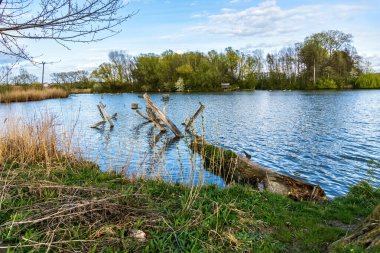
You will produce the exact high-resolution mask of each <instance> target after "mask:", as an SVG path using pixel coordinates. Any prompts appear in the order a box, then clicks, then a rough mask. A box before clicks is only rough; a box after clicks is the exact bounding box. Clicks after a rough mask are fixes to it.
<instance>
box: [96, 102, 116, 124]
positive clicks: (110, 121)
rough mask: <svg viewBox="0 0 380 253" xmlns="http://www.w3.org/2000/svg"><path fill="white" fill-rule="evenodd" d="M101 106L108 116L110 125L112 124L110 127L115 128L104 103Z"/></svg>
mask: <svg viewBox="0 0 380 253" xmlns="http://www.w3.org/2000/svg"><path fill="white" fill-rule="evenodd" d="M99 104H100V108H101V109H102V112H103V114H104V116H106V118H107V120H108V123H109V124H110V127H111V128H113V127H114V124H113V122H112V119H111V117H110V116H109V115H108V113H107V111H106V106H105V105H104V104H103V103H102V102H100V103H99Z"/></svg>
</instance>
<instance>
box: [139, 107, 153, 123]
mask: <svg viewBox="0 0 380 253" xmlns="http://www.w3.org/2000/svg"><path fill="white" fill-rule="evenodd" d="M135 111H136V113H137V114H138V115H140V116H141V117H143V118H144V119H146V120H147V121H149V122H152V119H151V118H149V117H148V116H146V115H145V114H144V113H142V112H141V111H140V110H139V109H136V110H135Z"/></svg>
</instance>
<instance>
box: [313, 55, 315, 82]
mask: <svg viewBox="0 0 380 253" xmlns="http://www.w3.org/2000/svg"><path fill="white" fill-rule="evenodd" d="M313 81H314V86H315V58H314V73H313Z"/></svg>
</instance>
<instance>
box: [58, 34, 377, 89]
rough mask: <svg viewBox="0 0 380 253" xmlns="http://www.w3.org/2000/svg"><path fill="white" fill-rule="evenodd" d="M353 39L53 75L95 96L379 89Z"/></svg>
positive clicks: (169, 54) (327, 38)
mask: <svg viewBox="0 0 380 253" xmlns="http://www.w3.org/2000/svg"><path fill="white" fill-rule="evenodd" d="M352 39H353V36H352V35H351V34H346V33H343V32H341V31H335V30H330V31H326V32H320V33H315V34H312V35H311V36H308V37H306V38H305V39H304V41H303V42H300V43H296V44H294V45H293V46H290V47H285V48H282V49H281V50H279V51H277V52H272V53H267V54H264V52H263V51H262V50H247V51H243V50H234V49H233V48H231V47H228V48H226V49H225V50H224V51H223V52H217V51H215V50H211V51H209V52H207V53H203V52H186V53H176V52H173V51H171V50H167V51H165V52H163V53H162V54H152V53H150V54H141V55H138V56H131V55H128V54H127V53H126V52H124V51H112V52H110V53H109V55H108V58H109V59H108V61H107V62H104V63H102V64H101V65H100V66H98V67H97V68H96V69H94V70H93V71H92V72H87V71H70V72H61V73H53V74H51V80H52V82H53V83H55V84H56V85H65V86H70V87H75V88H92V89H93V90H94V91H97V92H102V91H108V92H122V91H214V90H221V84H222V83H229V84H230V85H231V87H232V88H237V87H239V88H240V89H339V88H380V77H379V74H376V73H370V72H371V71H370V68H369V65H368V63H367V62H365V61H364V60H363V59H362V57H360V56H359V55H358V53H357V51H356V49H355V47H354V46H353V44H352Z"/></svg>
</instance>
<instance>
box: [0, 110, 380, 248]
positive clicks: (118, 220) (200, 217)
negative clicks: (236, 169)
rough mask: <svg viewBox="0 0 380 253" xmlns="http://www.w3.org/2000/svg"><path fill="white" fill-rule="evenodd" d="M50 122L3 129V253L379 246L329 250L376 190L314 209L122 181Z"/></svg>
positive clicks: (239, 191)
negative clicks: (83, 154)
mask: <svg viewBox="0 0 380 253" xmlns="http://www.w3.org/2000/svg"><path fill="white" fill-rule="evenodd" d="M54 121H55V120H54V119H53V118H52V117H49V115H47V116H46V115H45V116H43V117H42V119H41V120H39V121H35V122H27V123H25V122H23V121H22V120H12V119H9V120H7V121H6V122H5V123H4V128H3V129H2V131H1V133H0V134H1V135H0V189H1V191H0V250H7V249H8V250H9V251H10V252H30V251H36V252H40V251H49V250H50V251H58V252H66V251H69V252H73V251H77V252H78V251H80V252H125V251H133V252H180V251H181V252H327V251H330V252H377V250H378V248H376V247H374V248H371V249H365V248H366V247H368V246H369V244H368V243H367V242H361V243H360V242H359V243H358V245H355V244H346V243H344V244H339V243H338V244H337V243H335V244H333V243H334V242H336V241H337V240H339V239H341V238H342V237H344V236H345V235H346V234H347V233H350V232H352V231H354V229H355V228H356V226H357V225H358V224H360V223H361V222H362V220H363V219H364V218H365V217H367V216H368V215H369V214H370V213H371V212H372V210H373V209H374V208H375V207H376V205H378V203H379V202H380V189H379V188H373V187H372V186H370V184H368V183H365V182H362V183H360V184H358V185H356V186H352V187H351V188H350V191H349V193H348V194H347V195H346V196H342V197H337V198H335V199H332V200H330V201H329V202H327V203H319V202H311V201H298V202H297V201H294V200H291V199H289V198H287V197H284V196H280V195H277V194H273V193H270V192H267V191H257V190H254V189H252V188H251V187H248V186H242V185H238V184H236V185H231V186H229V187H227V188H225V189H221V188H218V187H216V186H214V185H207V186H201V185H193V186H191V185H189V186H186V185H181V184H170V183H166V182H163V181H161V180H160V179H156V180H147V179H144V178H128V177H126V176H123V175H122V174H121V173H118V172H115V171H108V172H102V171H100V170H99V167H98V166H97V165H96V164H94V163H91V162H87V161H85V159H84V158H82V157H81V152H80V149H78V148H77V147H75V146H73V145H72V142H71V141H70V140H69V139H66V138H65V137H64V136H60V135H59V134H57V131H56V130H57V129H56V128H57V127H58V124H55V122H54ZM66 132H67V131H66ZM69 132H70V131H69ZM67 136H70V135H67ZM332 244H333V246H331V245H332ZM375 246H376V245H375ZM378 246H379V245H378ZM378 246H377V247H378Z"/></svg>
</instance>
